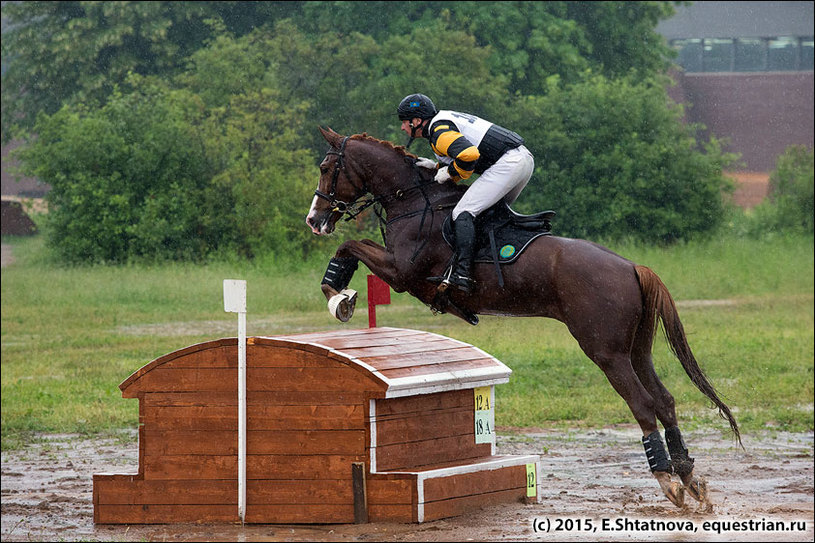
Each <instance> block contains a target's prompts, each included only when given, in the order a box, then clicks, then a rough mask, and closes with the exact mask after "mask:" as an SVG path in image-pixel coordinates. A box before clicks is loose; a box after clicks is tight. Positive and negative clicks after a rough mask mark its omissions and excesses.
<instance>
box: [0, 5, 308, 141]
mask: <svg viewBox="0 0 815 543" xmlns="http://www.w3.org/2000/svg"><path fill="white" fill-rule="evenodd" d="M299 8H300V2H169V1H161V2H133V1H130V2H4V3H3V19H4V23H3V26H4V28H3V40H2V56H3V89H2V104H3V105H2V107H3V119H2V134H3V136H2V139H3V142H6V141H7V140H8V139H9V138H10V137H11V136H12V135H14V133H15V132H16V131H17V130H18V129H23V130H28V129H31V128H32V127H33V125H34V123H35V121H36V117H37V115H38V114H39V113H41V112H42V113H46V114H53V113H55V112H56V111H58V110H59V109H60V108H61V107H62V106H63V105H66V104H88V105H90V104H96V105H100V104H102V103H104V101H105V100H106V98H107V96H108V95H110V94H111V93H112V92H113V89H114V88H115V86H116V85H121V84H123V83H124V82H125V80H126V79H127V76H128V74H129V73H130V72H133V73H138V74H141V75H158V76H160V77H163V78H168V77H171V76H172V75H174V74H177V73H178V72H179V71H180V70H181V69H182V68H183V66H184V63H185V61H186V59H187V57H188V56H189V55H191V54H192V53H193V52H195V51H197V50H198V49H199V48H200V47H201V46H202V45H203V44H204V43H205V42H207V41H208V40H209V39H210V38H211V37H213V36H214V35H215V33H216V32H217V31H218V30H219V29H220V30H225V31H229V32H233V33H235V34H237V35H243V34H246V33H248V32H249V31H251V30H252V29H253V28H254V27H255V25H257V24H263V23H264V22H266V21H269V20H273V19H275V18H277V17H283V16H287V15H289V14H291V13H293V12H295V11H297V10H299Z"/></svg>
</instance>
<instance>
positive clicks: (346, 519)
mask: <svg viewBox="0 0 815 543" xmlns="http://www.w3.org/2000/svg"><path fill="white" fill-rule="evenodd" d="M246 522H248V523H253V524H350V523H352V522H354V504H348V505H332V504H307V505H301V504H297V503H290V504H285V505H284V504H277V505H253V506H251V507H250V506H248V505H247V507H246Z"/></svg>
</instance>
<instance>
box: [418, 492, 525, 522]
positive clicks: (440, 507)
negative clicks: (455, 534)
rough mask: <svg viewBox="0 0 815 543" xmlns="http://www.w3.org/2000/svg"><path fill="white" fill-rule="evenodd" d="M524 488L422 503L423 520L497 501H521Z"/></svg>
mask: <svg viewBox="0 0 815 543" xmlns="http://www.w3.org/2000/svg"><path fill="white" fill-rule="evenodd" d="M525 496H526V490H525V489H524V490H521V491H518V490H501V491H498V492H488V493H484V494H477V495H475V496H463V497H460V498H453V499H449V500H441V501H437V502H431V503H425V504H424V522H428V521H431V520H439V519H443V518H448V517H455V516H459V515H463V514H465V513H469V512H471V511H476V510H478V509H480V508H482V507H486V506H489V505H497V504H499V503H514V502H523V500H524V497H525Z"/></svg>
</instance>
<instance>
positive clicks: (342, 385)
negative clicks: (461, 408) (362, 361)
mask: <svg viewBox="0 0 815 543" xmlns="http://www.w3.org/2000/svg"><path fill="white" fill-rule="evenodd" d="M246 379H247V381H246V382H247V390H248V391H250V392H251V391H255V390H260V391H274V390H288V391H303V392H315V391H324V392H342V393H347V392H353V391H357V392H361V391H367V390H372V389H373V390H378V389H379V388H381V387H382V386H383V384H382V383H381V381H379V380H374V378H373V377H370V376H365V374H363V373H361V372H360V371H359V370H358V369H354V370H352V369H351V368H349V367H339V366H337V367H314V368H255V367H252V366H251V365H250V366H249V367H248V368H247V370H246ZM237 383H238V376H237V372H236V371H235V370H234V369H231V368H194V367H193V368H175V367H158V368H156V369H154V370H153V371H151V372H150V373H148V374H146V375H144V376H142V378H141V379H139V380H138V381H134V382H133V383H132V384H131V385H130V387H129V388H128V393H131V394H133V393H135V392H184V391H191V392H201V391H223V392H227V391H232V390H237Z"/></svg>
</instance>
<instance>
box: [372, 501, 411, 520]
mask: <svg viewBox="0 0 815 543" xmlns="http://www.w3.org/2000/svg"><path fill="white" fill-rule="evenodd" d="M368 520H370V522H405V523H407V522H417V520H416V506H415V505H407V504H396V505H395V504H384V505H369V506H368Z"/></svg>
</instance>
